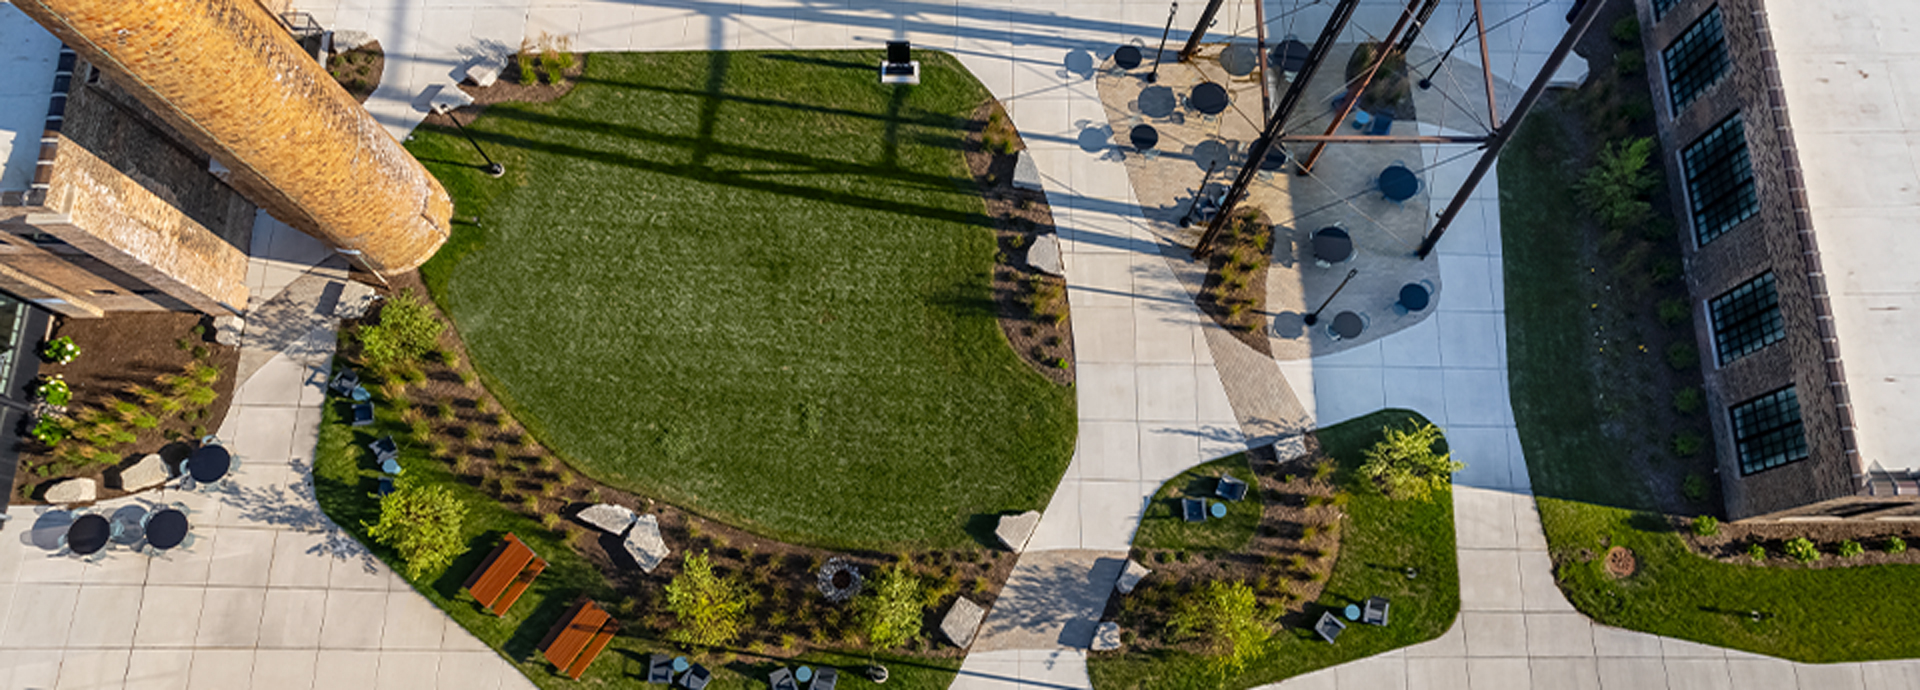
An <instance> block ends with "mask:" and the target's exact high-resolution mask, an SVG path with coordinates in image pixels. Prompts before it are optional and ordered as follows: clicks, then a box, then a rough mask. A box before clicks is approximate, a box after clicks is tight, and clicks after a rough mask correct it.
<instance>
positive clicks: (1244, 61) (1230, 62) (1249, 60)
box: [1220, 43, 1260, 77]
mask: <svg viewBox="0 0 1920 690" xmlns="http://www.w3.org/2000/svg"><path fill="white" fill-rule="evenodd" d="M1259 61H1260V58H1259V53H1255V52H1253V46H1249V45H1247V44H1245V43H1235V44H1233V45H1230V46H1227V49H1226V50H1222V51H1220V68H1221V69H1224V70H1226V71H1227V74H1231V75H1233V76H1236V77H1244V76H1247V75H1249V74H1253V68H1254V67H1256V66H1257V65H1255V64H1254V63H1256V62H1259Z"/></svg>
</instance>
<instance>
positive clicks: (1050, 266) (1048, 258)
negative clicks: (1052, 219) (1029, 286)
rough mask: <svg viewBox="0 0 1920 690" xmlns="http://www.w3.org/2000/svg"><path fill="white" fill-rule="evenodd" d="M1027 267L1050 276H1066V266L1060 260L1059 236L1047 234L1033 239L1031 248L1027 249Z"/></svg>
mask: <svg viewBox="0 0 1920 690" xmlns="http://www.w3.org/2000/svg"><path fill="white" fill-rule="evenodd" d="M1027 265H1028V266H1032V267H1033V270H1036V271H1039V272H1041V273H1045V274H1047V275H1050V276H1063V275H1066V274H1067V265H1066V263H1065V262H1062V261H1061V260H1060V236H1059V235H1058V234H1055V233H1051V232H1049V233H1047V234H1045V235H1041V236H1039V237H1036V238H1034V239H1033V246H1031V247H1028V248H1027Z"/></svg>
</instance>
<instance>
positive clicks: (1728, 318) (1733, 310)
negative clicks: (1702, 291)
mask: <svg viewBox="0 0 1920 690" xmlns="http://www.w3.org/2000/svg"><path fill="white" fill-rule="evenodd" d="M1708 311H1709V312H1710V314H1711V316H1712V318H1713V344H1714V350H1715V351H1717V352H1719V353H1720V364H1721V366H1725V365H1726V364H1727V363H1728V362H1731V361H1733V360H1736V359H1739V358H1741V357H1745V356H1747V355H1750V354H1753V353H1754V352H1756V351H1758V350H1759V349H1760V348H1763V347H1766V346H1767V345H1769V344H1771V343H1774V342H1776V341H1778V340H1780V339H1781V338H1782V337H1785V333H1786V329H1785V327H1784V325H1783V324H1782V321H1781V319H1780V295H1779V293H1778V292H1775V291H1774V288H1773V274H1772V273H1768V274H1766V275H1762V276H1760V277H1758V278H1755V279H1753V280H1750V281H1747V283H1746V284H1745V285H1741V286H1740V287H1737V288H1734V289H1733V290H1731V291H1728V292H1727V294H1724V295H1721V296H1719V297H1716V298H1714V300H1713V303H1712V304H1711V305H1709V309H1708Z"/></svg>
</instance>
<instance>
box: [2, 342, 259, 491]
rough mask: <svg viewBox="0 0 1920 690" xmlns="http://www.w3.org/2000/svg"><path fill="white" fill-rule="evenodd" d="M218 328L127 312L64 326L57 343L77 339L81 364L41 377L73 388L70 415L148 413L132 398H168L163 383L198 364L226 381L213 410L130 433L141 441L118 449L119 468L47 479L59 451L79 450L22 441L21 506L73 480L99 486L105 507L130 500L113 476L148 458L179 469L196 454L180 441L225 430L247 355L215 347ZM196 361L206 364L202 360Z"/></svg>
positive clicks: (46, 370) (47, 368)
mask: <svg viewBox="0 0 1920 690" xmlns="http://www.w3.org/2000/svg"><path fill="white" fill-rule="evenodd" d="M212 322H213V320H212V318H211V317H206V316H202V315H200V314H193V313H184V312H120V313H113V314H109V315H107V316H105V317H102V318H98V319H68V318H62V319H60V320H59V322H58V324H57V325H56V326H55V327H54V332H53V337H56V338H57V337H60V336H63V335H64V336H71V337H72V338H73V342H74V344H76V345H79V346H80V356H79V357H78V358H75V359H74V360H73V363H71V364H64V365H63V364H42V365H41V367H40V375H41V376H42V377H43V378H51V377H52V376H54V375H55V374H58V375H60V376H61V377H63V378H64V379H65V380H66V382H67V386H68V387H69V388H71V389H72V390H73V400H72V402H70V403H69V404H68V405H67V410H68V414H69V415H80V414H82V413H84V412H85V411H87V410H100V409H106V408H108V407H109V406H110V405H112V404H114V403H116V402H123V401H124V402H131V403H134V404H139V405H141V406H142V407H146V405H144V404H142V402H141V400H140V399H139V398H138V397H137V396H135V395H134V394H133V393H132V390H133V389H134V387H136V386H143V387H146V388H150V389H155V390H164V389H165V388H166V387H165V386H163V385H161V384H160V378H161V377H162V376H179V375H181V374H183V373H184V372H186V371H187V369H188V367H190V366H192V365H194V364H205V365H208V366H212V367H214V368H216V369H218V370H219V371H220V378H219V379H218V380H216V381H215V382H214V383H213V386H212V387H213V390H214V392H215V393H216V394H217V397H216V398H215V399H214V401H213V403H212V404H211V405H208V406H207V407H205V408H200V409H199V410H197V411H196V410H194V409H193V408H191V407H189V408H188V411H187V412H186V413H185V414H179V415H164V414H156V415H155V416H156V417H158V418H159V420H160V423H159V424H158V425H157V426H155V427H153V428H151V429H140V428H137V427H134V426H132V425H123V426H124V428H125V429H126V430H127V431H130V432H133V433H134V440H133V442H132V443H127V444H121V445H119V446H116V447H114V448H112V449H111V450H112V451H113V452H114V453H116V454H118V455H120V456H121V462H120V463H119V464H118V465H99V464H94V465H88V466H86V467H83V468H80V469H79V471H77V472H75V471H63V472H59V473H54V474H49V475H42V474H40V472H39V471H37V470H38V469H39V468H41V467H52V466H54V465H55V464H57V460H58V457H57V455H56V453H57V451H58V450H59V449H60V448H63V447H66V446H67V445H68V444H75V443H78V442H77V441H76V440H74V439H68V440H66V441H62V442H61V444H60V445H59V446H55V447H49V446H47V445H45V444H42V443H40V442H39V441H36V440H34V439H33V438H32V437H29V436H24V435H23V436H21V437H19V439H18V440H17V441H16V442H17V443H19V444H20V445H19V451H20V470H21V471H20V472H19V473H18V474H17V475H16V476H15V477H14V486H13V490H14V494H13V495H14V496H15V498H16V499H22V498H24V499H29V500H38V496H39V494H40V492H41V489H42V487H44V486H45V485H46V484H49V483H51V482H53V481H55V480H59V479H67V478H74V477H86V478H90V479H93V480H94V481H96V482H98V486H99V492H98V494H97V495H98V497H99V498H100V499H109V498H117V497H120V496H125V495H127V492H125V491H121V490H119V489H117V488H110V487H108V486H107V482H106V481H105V474H106V471H107V470H109V469H114V468H117V467H125V466H128V465H131V464H133V462H134V461H137V460H139V459H140V458H141V457H144V456H145V455H146V454H148V453H160V454H161V455H162V456H163V457H166V458H167V460H168V461H169V462H175V461H178V460H179V459H180V458H183V457H185V456H186V454H187V452H188V450H189V449H188V447H187V446H186V445H185V444H181V443H176V442H177V441H182V440H191V439H197V438H198V437H199V436H200V435H202V434H205V433H208V432H209V431H210V430H216V429H218V428H219V426H220V422H221V420H224V419H226V417H227V406H228V404H229V403H231V402H232V398H233V387H234V385H235V382H234V380H233V379H234V373H235V371H236V370H237V369H238V367H239V364H240V349H239V348H237V347H229V346H226V345H221V344H219V343H216V342H214V341H213V323H212ZM196 326H200V327H202V333H201V334H200V335H195V334H194V333H193V329H194V328H195V327H196ZM183 345H184V347H183ZM36 347H37V345H36ZM196 353H197V354H199V355H201V356H200V357H196V356H195V355H196ZM20 354H21V355H22V356H33V355H37V354H38V353H37V352H34V353H25V352H23V353H20ZM228 440H229V441H231V439H228Z"/></svg>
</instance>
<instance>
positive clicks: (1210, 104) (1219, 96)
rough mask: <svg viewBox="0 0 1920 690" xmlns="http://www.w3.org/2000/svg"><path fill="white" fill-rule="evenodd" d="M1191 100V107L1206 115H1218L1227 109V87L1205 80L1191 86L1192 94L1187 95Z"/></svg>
mask: <svg viewBox="0 0 1920 690" xmlns="http://www.w3.org/2000/svg"><path fill="white" fill-rule="evenodd" d="M1187 98H1188V99H1189V100H1190V101H1192V102H1193V109H1194V110H1198V111H1200V112H1202V113H1206V114H1208V115H1219V114H1220V113H1221V112H1224V111H1225V110H1226V109H1227V87H1224V86H1221V85H1219V84H1215V83H1213V82H1206V83H1203V84H1201V85H1199V86H1196V87H1193V95H1191V96H1188V97H1187Z"/></svg>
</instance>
